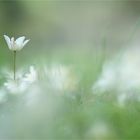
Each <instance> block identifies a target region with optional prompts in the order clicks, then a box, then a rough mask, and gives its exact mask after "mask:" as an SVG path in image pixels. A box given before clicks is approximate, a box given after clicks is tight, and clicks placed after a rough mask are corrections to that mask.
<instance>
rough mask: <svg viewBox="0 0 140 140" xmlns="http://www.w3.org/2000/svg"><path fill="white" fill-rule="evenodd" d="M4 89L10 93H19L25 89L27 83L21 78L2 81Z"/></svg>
mask: <svg viewBox="0 0 140 140" xmlns="http://www.w3.org/2000/svg"><path fill="white" fill-rule="evenodd" d="M4 86H5V87H6V90H7V91H8V92H9V93H11V94H20V93H23V92H25V91H26V89H27V88H28V84H27V83H25V82H23V81H22V79H21V80H18V81H16V80H8V81H7V82H5V83H4Z"/></svg>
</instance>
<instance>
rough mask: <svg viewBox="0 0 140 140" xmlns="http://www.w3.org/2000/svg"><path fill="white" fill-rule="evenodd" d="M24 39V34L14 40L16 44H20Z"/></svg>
mask: <svg viewBox="0 0 140 140" xmlns="http://www.w3.org/2000/svg"><path fill="white" fill-rule="evenodd" d="M24 39H25V36H22V37H19V38H17V39H16V41H15V43H16V45H18V46H22V45H23V41H24Z"/></svg>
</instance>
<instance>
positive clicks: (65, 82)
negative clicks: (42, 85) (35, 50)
mask: <svg viewBox="0 0 140 140" xmlns="http://www.w3.org/2000/svg"><path fill="white" fill-rule="evenodd" d="M45 75H46V77H47V79H46V80H47V81H48V85H49V88H51V89H54V90H57V91H64V90H70V91H71V90H73V89H74V88H75V85H76V83H77V80H76V77H75V76H74V74H73V73H72V72H71V70H70V68H68V67H65V66H61V65H59V66H57V65H55V66H52V67H51V68H47V67H45Z"/></svg>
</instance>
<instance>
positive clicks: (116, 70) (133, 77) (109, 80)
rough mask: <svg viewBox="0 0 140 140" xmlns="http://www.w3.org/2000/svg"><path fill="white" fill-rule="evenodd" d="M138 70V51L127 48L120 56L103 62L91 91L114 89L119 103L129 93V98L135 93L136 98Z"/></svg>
mask: <svg viewBox="0 0 140 140" xmlns="http://www.w3.org/2000/svg"><path fill="white" fill-rule="evenodd" d="M139 71H140V57H139V51H137V50H135V49H133V50H128V51H126V53H124V55H123V56H122V57H121V58H119V59H114V61H113V60H112V61H110V62H107V63H105V64H104V66H103V70H102V73H101V75H100V76H99V78H98V80H97V81H96V82H95V83H94V85H93V87H92V89H93V93H96V92H97V93H104V92H107V91H110V90H114V91H116V92H117V93H118V101H119V102H120V103H121V104H122V102H123V101H125V99H126V98H128V96H130V94H131V99H134V98H135V95H137V99H138V98H139V97H140V95H139V94H135V92H137V91H139V90H140V72H139ZM133 97H134V98H133ZM135 99H136V98H135Z"/></svg>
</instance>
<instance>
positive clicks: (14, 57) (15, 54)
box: [14, 51, 16, 80]
mask: <svg viewBox="0 0 140 140" xmlns="http://www.w3.org/2000/svg"><path fill="white" fill-rule="evenodd" d="M14 80H16V51H14Z"/></svg>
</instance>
